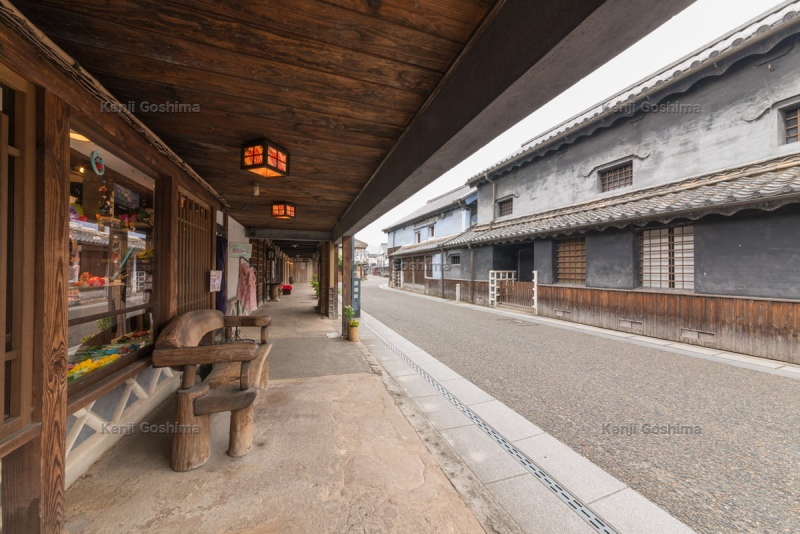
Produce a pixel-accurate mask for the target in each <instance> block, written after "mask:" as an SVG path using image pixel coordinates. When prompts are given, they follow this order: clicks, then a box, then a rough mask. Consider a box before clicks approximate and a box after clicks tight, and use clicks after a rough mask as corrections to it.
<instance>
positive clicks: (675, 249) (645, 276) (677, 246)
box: [641, 226, 694, 290]
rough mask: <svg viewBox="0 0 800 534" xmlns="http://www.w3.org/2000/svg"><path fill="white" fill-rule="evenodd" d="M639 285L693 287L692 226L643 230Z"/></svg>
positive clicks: (689, 288) (676, 287) (673, 287)
mask: <svg viewBox="0 0 800 534" xmlns="http://www.w3.org/2000/svg"><path fill="white" fill-rule="evenodd" d="M641 267H642V287H654V288H665V289H688V290H693V289H694V228H693V227H692V226H683V227H678V228H661V229H659V230H645V231H644V232H642V241H641Z"/></svg>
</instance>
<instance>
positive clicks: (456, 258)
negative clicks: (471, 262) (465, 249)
mask: <svg viewBox="0 0 800 534" xmlns="http://www.w3.org/2000/svg"><path fill="white" fill-rule="evenodd" d="M450 265H461V255H460V254H453V255H452V256H450Z"/></svg>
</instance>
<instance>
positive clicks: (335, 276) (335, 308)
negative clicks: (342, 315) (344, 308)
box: [333, 245, 339, 319]
mask: <svg viewBox="0 0 800 534" xmlns="http://www.w3.org/2000/svg"><path fill="white" fill-rule="evenodd" d="M334 248H335V249H336V253H335V254H334V257H337V256H338V254H339V247H338V245H334ZM333 287H335V288H336V302H335V303H334V306H333V319H337V318H338V317H339V296H338V295H339V293H338V291H339V260H338V258H337V260H336V264H334V269H333Z"/></svg>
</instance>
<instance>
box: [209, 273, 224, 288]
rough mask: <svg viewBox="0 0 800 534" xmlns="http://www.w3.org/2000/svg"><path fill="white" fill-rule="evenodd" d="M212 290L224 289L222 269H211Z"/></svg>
mask: <svg viewBox="0 0 800 534" xmlns="http://www.w3.org/2000/svg"><path fill="white" fill-rule="evenodd" d="M210 278H211V284H210V286H211V292H212V293H214V292H215V291H220V290H222V271H211V277H210Z"/></svg>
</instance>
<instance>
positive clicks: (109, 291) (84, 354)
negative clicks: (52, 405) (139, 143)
mask: <svg viewBox="0 0 800 534" xmlns="http://www.w3.org/2000/svg"><path fill="white" fill-rule="evenodd" d="M70 148H71V157H70V199H69V202H70V206H69V269H70V270H69V273H68V274H69V289H68V291H69V330H68V343H69V360H68V371H67V375H68V381H69V382H70V384H72V383H73V382H75V381H83V380H85V377H86V376H87V375H91V374H93V373H98V371H99V370H100V369H107V368H109V367H110V366H113V367H117V366H121V365H124V364H125V363H126V362H130V361H133V360H136V359H137V358H138V357H139V356H141V355H142V354H143V352H144V349H145V348H146V347H148V346H149V345H151V344H152V343H153V313H154V311H155V309H154V305H155V302H154V299H153V296H154V292H153V284H154V274H155V257H154V249H155V243H154V218H155V215H156V214H155V212H154V206H155V204H154V187H155V181H154V180H153V179H152V178H151V177H149V176H147V175H146V174H144V173H142V172H141V171H139V170H138V169H135V168H134V167H132V166H131V165H129V164H127V163H126V162H125V161H123V160H122V159H120V158H118V157H116V156H114V155H112V154H111V153H109V152H108V151H106V150H104V149H103V148H102V147H101V146H99V145H97V144H96V143H94V142H93V141H92V140H91V139H89V138H88V137H86V136H84V135H82V134H81V133H79V132H76V131H71V132H70Z"/></svg>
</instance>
